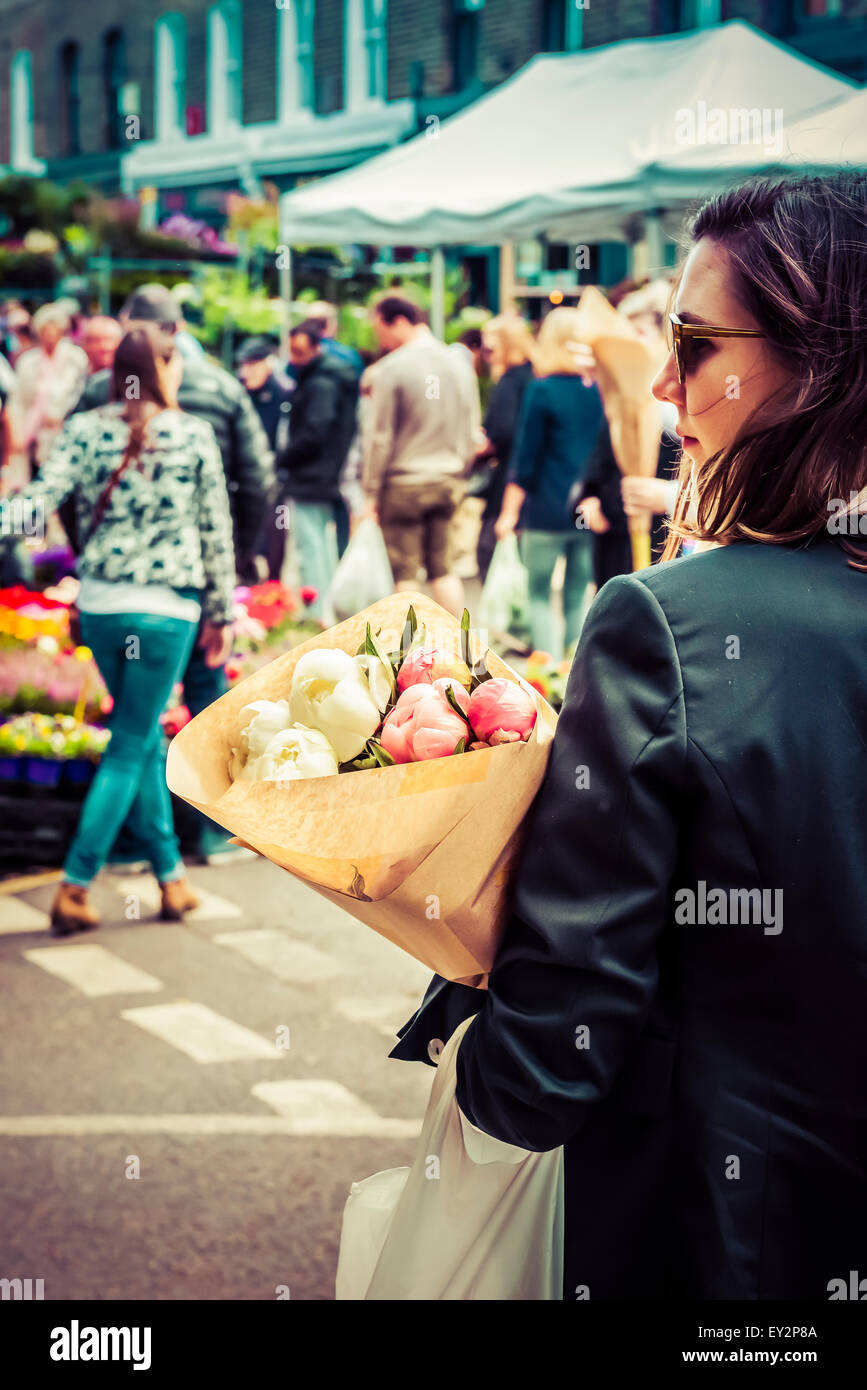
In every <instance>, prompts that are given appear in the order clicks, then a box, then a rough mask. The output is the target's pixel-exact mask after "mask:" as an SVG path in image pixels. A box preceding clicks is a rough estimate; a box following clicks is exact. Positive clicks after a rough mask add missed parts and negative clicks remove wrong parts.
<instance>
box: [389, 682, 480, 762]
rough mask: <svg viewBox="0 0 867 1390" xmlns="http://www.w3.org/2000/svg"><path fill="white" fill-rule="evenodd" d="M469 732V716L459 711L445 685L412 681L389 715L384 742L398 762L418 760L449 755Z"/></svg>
mask: <svg viewBox="0 0 867 1390" xmlns="http://www.w3.org/2000/svg"><path fill="white" fill-rule="evenodd" d="M458 698H460V697H458ZM467 736H468V731H467V725H466V720H464V719H461V716H460V715H459V714H455V711H454V710H453V709H452V707H451V705H450V704H449V702H448V700H447V699H446V697H445V693H444V692H443V691H442V690H441V689H434V688H433V687H432V686H429V685H411V686H410V687H409V689H408V690H404V692H403V694H402V695H399V696H398V700H397V704H396V705H395V707H394V709H393V710H392V711H391V713H390V714H389V715H388V716H387V718H386V720H385V723H384V724H383V726H382V733H381V735H380V742H381V744H382V746H383V748H384V749H385V751H386V753H390V754H391V756H392V757H393V758H394V761H395V762H396V763H417V762H422V761H424V760H425V759H427V758H447V757H449V756H450V755H451V754H452V753H453V752H454V751H455V747H456V745H457V744H458V743H459V741H460V740H461V739H462V738H464V739H465V738H467Z"/></svg>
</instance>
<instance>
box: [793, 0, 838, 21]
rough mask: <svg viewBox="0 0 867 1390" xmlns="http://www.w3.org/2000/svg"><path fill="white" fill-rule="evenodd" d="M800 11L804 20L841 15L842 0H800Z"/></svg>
mask: <svg viewBox="0 0 867 1390" xmlns="http://www.w3.org/2000/svg"><path fill="white" fill-rule="evenodd" d="M800 9H801V13H802V15H803V17H804V19H820V18H822V17H823V16H828V17H830V16H831V15H835V14H841V13H842V9H843V5H842V0H802V3H801V6H800Z"/></svg>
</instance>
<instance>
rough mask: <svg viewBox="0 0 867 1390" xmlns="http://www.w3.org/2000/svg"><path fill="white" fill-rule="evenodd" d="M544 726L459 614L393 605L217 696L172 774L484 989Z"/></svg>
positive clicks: (319, 887)
mask: <svg viewBox="0 0 867 1390" xmlns="http://www.w3.org/2000/svg"><path fill="white" fill-rule="evenodd" d="M407 605H409V609H408V608H407ZM555 722H556V716H555V715H554V712H553V710H552V709H551V708H550V707H549V706H548V705H547V704H546V702H545V701H544V700H543V699H542V698H541V697H540V696H539V695H538V693H537V692H535V691H534V690H533V689H532V688H531V687H530V686H529V685H528V684H527V683H526V682H524V681H522V680H521V679H520V677H519V676H518V675H517V674H516V673H515V672H514V671H513V670H512V669H511V668H510V667H508V666H507V665H506V664H505V662H503V661H502V660H501V659H500V658H499V657H498V656H496V654H495V653H493V652H491V651H488V650H483V649H482V647H481V643H480V641H479V638H478V636H477V634H474V633H473V632H472V631H471V630H470V627H469V618H468V615H467V614H465V615H464V620H463V622H458V620H457V619H456V618H454V617H452V616H451V614H448V613H446V612H445V610H444V609H442V608H440V607H439V605H438V604H436V603H434V602H433V601H432V600H431V599H429V598H427V597H426V596H424V595H423V594H418V595H416V594H412V595H408V594H395V595H392V596H390V597H389V598H387V599H383V600H381V601H380V602H379V603H376V604H373V605H371V606H370V607H369V608H367V609H365V610H364V611H363V612H361V613H359V614H356V615H355V617H353V618H350V619H347V620H346V621H345V622H342V623H339V624H338V625H337V626H336V627H333V628H331V629H329V630H328V631H327V632H322V633H320V634H319V635H318V636H316V637H313V638H311V639H310V640H309V641H307V642H305V643H304V644H303V646H301V647H300V648H298V649H297V650H295V651H290V652H287V653H285V654H284V655H283V656H280V657H278V658H277V659H276V660H275V661H272V662H271V663H270V664H269V665H268V666H266V667H264V668H263V669H261V670H259V671H256V672H254V673H253V674H252V675H251V676H248V677H247V679H246V680H244V681H242V682H241V683H240V684H239V685H237V686H235V687H234V688H233V689H231V690H229V691H228V692H227V693H226V694H225V695H223V696H221V697H220V699H218V700H216V701H214V703H213V704H212V705H210V706H209V707H208V709H206V710H204V711H203V712H202V713H201V714H199V715H198V716H197V717H196V718H195V719H192V720H191V721H190V722H189V723H188V724H187V725H186V726H185V727H184V728H183V729H181V730H180V732H179V733H178V734H177V735H176V736H175V738H174V739H173V741H172V743H171V745H170V748H169V755H168V763H167V778H168V784H169V787H170V789H171V790H172V791H173V792H174V793H175V794H177V795H178V796H180V797H182V798H183V799H184V800H186V801H188V802H189V803H190V804H191V805H193V806H195V807H196V808H197V809H199V810H201V811H203V812H204V813H205V814H206V815H208V816H210V817H211V818H212V819H213V820H215V821H217V823H218V824H220V825H223V826H225V827H226V829H227V830H230V831H231V832H232V833H233V834H234V835H235V836H236V837H238V840H239V841H240V842H241V843H244V844H246V845H248V846H250V847H251V848H253V849H255V850H257V851H258V852H259V853H260V854H262V855H264V856H265V857H266V858H268V859H270V860H271V861H272V863H275V864H277V865H279V866H280V867H281V868H284V869H286V870H287V871H288V872H290V873H292V874H294V875H296V876H297V877H299V878H302V879H304V880H305V881H306V882H307V883H309V884H310V886H311V887H313V888H314V889H315V890H316V891H317V892H319V893H321V894H322V895H323V896H324V897H326V898H328V899H329V901H331V902H335V903H337V904H338V905H340V906H341V907H343V908H344V909H345V910H346V911H348V912H350V913H352V915H353V916H355V917H357V918H359V919H360V920H361V921H362V922H364V923H365V924H366V925H368V926H370V927H371V928H372V929H373V930H374V931H377V932H379V933H380V934H381V935H383V936H385V937H387V938H388V939H389V940H391V941H393V942H394V943H395V944H397V945H399V946H400V947H401V948H402V949H404V950H406V951H407V952H409V953H410V954H411V955H413V956H414V957H415V958H416V959H418V960H420V961H422V962H423V963H424V964H425V965H427V966H428V967H429V968H430V969H432V970H434V971H436V972H437V973H438V974H441V975H443V976H444V977H446V978H448V979H451V980H460V981H462V982H463V983H466V984H473V985H483V984H484V982H485V979H486V976H487V972H488V971H489V970H490V968H491V965H492V963H493V959H494V956H495V954H496V949H497V945H498V943H499V938H500V934H501V930H502V926H503V924H504V914H505V903H506V889H507V884H508V874H509V868H510V865H511V863H512V861H513V859H514V856H515V855H516V854H517V851H518V846H519V841H520V834H521V825H522V822H523V819H524V816H525V813H526V811H527V809H528V807H529V805H530V803H531V801H532V799H533V797H534V796H535V793H536V791H537V789H538V787H539V785H540V783H541V780H542V776H543V775H544V771H545V766H546V763H547V759H548V754H549V752H550V744H551V739H552V737H553V731H554V725H555Z"/></svg>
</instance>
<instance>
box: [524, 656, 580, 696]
mask: <svg viewBox="0 0 867 1390" xmlns="http://www.w3.org/2000/svg"><path fill="white" fill-rule="evenodd" d="M571 669H572V663H571V661H555V660H554V658H553V656H550V655H549V654H548V652H538V651H537V652H531V653H530V655H529V656H528V657H527V667H526V671H525V676H526V680H527V684H528V685H532V687H533V689H534V690H538V692H539V694H540V695H541V696H542V697H543V698H544V699H545V700H547V701H548V704H549V705H551V707H552V708H553V709H555V710H560V709H561V708H562V705H563V701H564V699H565V698H566V685H567V683H568V680H569V672H570V671H571Z"/></svg>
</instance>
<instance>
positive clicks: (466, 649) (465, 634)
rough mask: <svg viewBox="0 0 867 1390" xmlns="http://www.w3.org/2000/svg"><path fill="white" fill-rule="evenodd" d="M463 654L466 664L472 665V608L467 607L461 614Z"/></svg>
mask: <svg viewBox="0 0 867 1390" xmlns="http://www.w3.org/2000/svg"><path fill="white" fill-rule="evenodd" d="M461 655H462V656H463V659H464V665H465V666H470V665H471V664H472V663H471V661H470V610H469V608H465V609H464V611H463V613H462V614H461Z"/></svg>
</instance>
